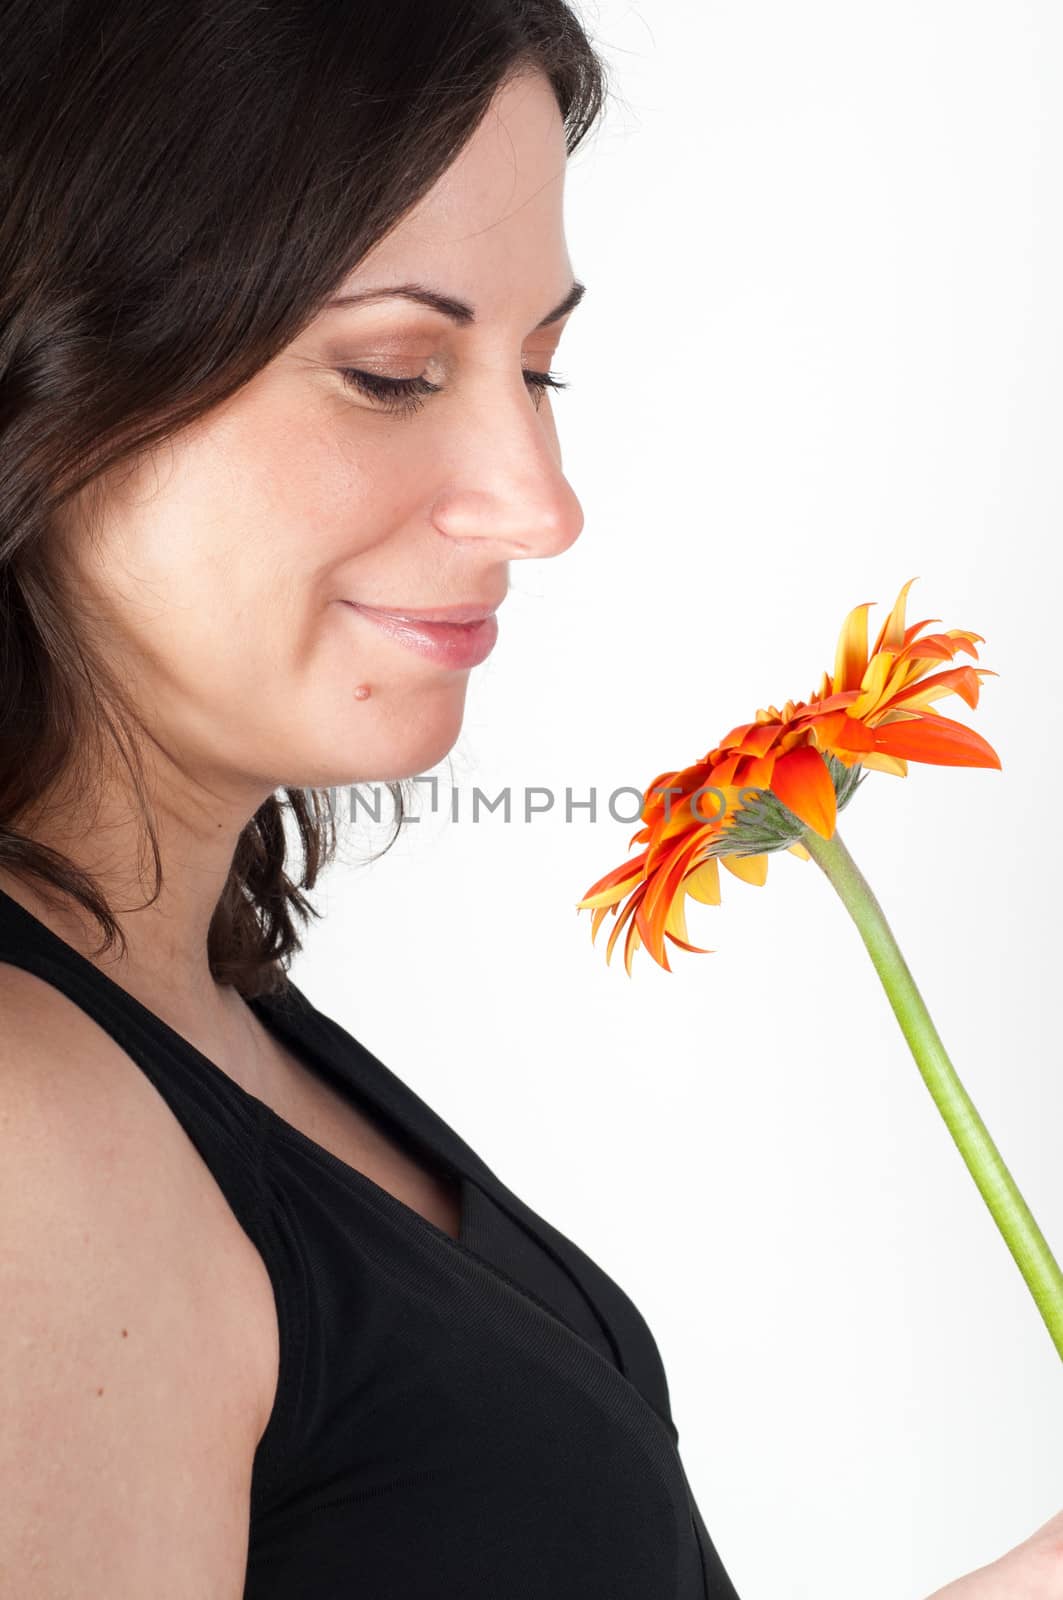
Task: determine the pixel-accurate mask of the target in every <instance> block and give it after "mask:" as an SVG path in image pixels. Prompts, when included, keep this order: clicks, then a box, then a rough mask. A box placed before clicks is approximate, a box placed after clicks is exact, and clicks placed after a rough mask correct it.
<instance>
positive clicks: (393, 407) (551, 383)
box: [340, 367, 568, 415]
mask: <svg viewBox="0 0 1063 1600" xmlns="http://www.w3.org/2000/svg"><path fill="white" fill-rule="evenodd" d="M340 376H341V377H342V378H343V381H344V383H347V384H349V385H350V386H351V388H352V389H358V390H360V392H361V393H362V394H365V395H368V396H369V397H370V398H371V399H373V400H382V401H383V402H384V407H385V410H387V411H392V412H397V413H399V414H401V415H406V414H408V413H410V412H413V411H419V410H420V409H421V407H422V406H423V405H424V401H425V396H427V395H432V394H439V393H440V392H441V391H440V386H439V384H437V383H430V382H429V380H428V379H427V378H422V377H417V378H382V377H380V376H379V374H377V373H375V372H361V371H360V370H359V369H358V368H357V367H341V368H340ZM524 381H525V383H526V384H527V385H528V387H529V388H530V389H531V390H533V391H534V392H535V396H536V406H538V402H539V399H540V398H541V396H542V395H543V394H544V393H545V392H546V390H547V389H567V388H568V384H567V383H566V382H565V380H564V379H562V378H559V377H558V376H557V374H556V373H554V372H532V371H530V370H529V369H528V368H527V367H525V369H524Z"/></svg>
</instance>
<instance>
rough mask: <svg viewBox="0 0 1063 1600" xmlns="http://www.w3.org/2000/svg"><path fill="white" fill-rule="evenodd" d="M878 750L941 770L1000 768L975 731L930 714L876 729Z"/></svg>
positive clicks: (990, 748)
mask: <svg viewBox="0 0 1063 1600" xmlns="http://www.w3.org/2000/svg"><path fill="white" fill-rule="evenodd" d="M875 749H876V750H881V751H884V752H885V753H886V755H891V756H904V757H905V758H906V759H907V760H909V761H927V762H930V763H932V764H933V765H935V766H939V767H999V766H1000V757H999V756H998V755H997V753H996V751H995V750H994V749H993V747H992V745H991V744H988V743H987V742H986V740H985V739H983V738H982V736H981V734H980V733H975V731H974V729H973V728H967V727H964V725H963V723H962V722H954V721H953V720H952V718H951V717H942V716H935V717H934V718H933V720H930V719H929V713H924V715H923V716H921V717H916V718H913V719H912V720H911V721H906V722H891V723H889V724H887V725H886V726H885V727H879V728H876V729H875Z"/></svg>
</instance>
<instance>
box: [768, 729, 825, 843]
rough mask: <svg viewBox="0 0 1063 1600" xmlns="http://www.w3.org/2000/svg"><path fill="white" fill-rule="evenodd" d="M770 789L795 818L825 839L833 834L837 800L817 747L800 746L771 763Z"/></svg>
mask: <svg viewBox="0 0 1063 1600" xmlns="http://www.w3.org/2000/svg"><path fill="white" fill-rule="evenodd" d="M771 790H772V793H773V794H774V795H777V796H778V798H779V799H780V800H781V801H782V803H783V805H784V806H789V808H790V810H791V811H792V812H793V813H794V815H795V816H796V817H800V818H801V821H802V822H803V823H804V824H805V825H806V827H809V828H811V829H812V830H813V832H815V833H818V834H819V835H820V836H821V837H822V838H824V839H829V838H830V837H831V836H832V834H833V833H834V824H835V821H836V819H837V813H838V802H837V798H836V796H835V793H834V784H833V783H832V782H831V776H830V773H829V772H828V770H827V763H826V762H825V761H824V759H823V757H822V756H821V755H820V753H819V751H818V750H813V749H812V747H811V746H810V745H807V744H806V745H801V746H800V747H799V748H798V749H796V750H791V751H790V753H789V754H788V755H785V756H782V757H781V758H780V759H779V760H778V761H777V762H776V763H775V771H774V773H773V775H772V780H771Z"/></svg>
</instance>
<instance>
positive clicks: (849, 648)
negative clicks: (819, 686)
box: [833, 600, 875, 690]
mask: <svg viewBox="0 0 1063 1600" xmlns="http://www.w3.org/2000/svg"><path fill="white" fill-rule="evenodd" d="M874 603H875V602H874V601H873V600H865V601H864V602H863V604H862V605H858V606H854V607H853V609H852V610H851V611H850V613H849V615H848V616H847V617H846V619H845V621H844V622H843V623H842V631H841V633H840V634H839V635H838V646H837V649H836V650H835V652H834V680H833V686H834V688H835V689H836V690H845V689H859V687H860V679H861V678H862V677H863V676H864V672H865V671H866V669H867V613H868V611H869V610H870V609H871V607H872V606H873V605H874Z"/></svg>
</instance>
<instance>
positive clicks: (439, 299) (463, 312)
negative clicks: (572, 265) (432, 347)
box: [329, 281, 587, 333]
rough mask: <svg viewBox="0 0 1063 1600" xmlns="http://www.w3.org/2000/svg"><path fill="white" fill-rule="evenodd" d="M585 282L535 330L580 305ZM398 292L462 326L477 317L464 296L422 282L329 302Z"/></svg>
mask: <svg viewBox="0 0 1063 1600" xmlns="http://www.w3.org/2000/svg"><path fill="white" fill-rule="evenodd" d="M586 292H587V288H586V285H585V284H582V283H579V282H578V281H577V282H574V283H573V285H572V287H571V289H570V290H569V291H568V293H567V294H566V296H565V298H564V299H563V300H562V301H561V303H560V304H559V305H556V306H555V307H554V309H553V310H552V311H548V312H547V314H546V316H545V317H544V318H543V320H542V321H541V322H537V323H536V325H535V328H534V330H533V331H534V332H535V333H538V331H539V329H540V328H548V327H549V326H550V324H551V323H552V322H560V320H561V318H562V317H564V316H567V315H568V313H569V312H570V311H572V310H574V309H575V307H576V306H578V305H579V303H580V301H581V300H582V299H583V296H584V295H585V294H586ZM393 295H397V296H398V297H399V298H400V299H403V300H415V301H417V303H418V304H419V305H423V306H428V307H429V309H430V310H432V311H440V312H442V314H443V316H445V317H449V318H450V320H451V322H456V323H458V324H459V325H461V326H462V327H465V326H467V325H468V324H469V323H471V322H475V321H476V312H475V311H474V310H473V308H472V306H470V305H469V304H468V303H467V302H466V301H464V300H455V299H452V298H451V296H450V295H445V294H440V293H439V292H438V290H436V289H427V288H425V286H424V285H423V284H420V283H400V284H396V285H395V286H394V287H392V288H387V289H362V290H359V292H358V293H357V294H341V295H339V296H337V298H336V299H335V300H330V301H329V305H330V306H358V305H364V304H365V303H366V302H367V301H370V300H388V299H390V298H391V297H392V296H393Z"/></svg>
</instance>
